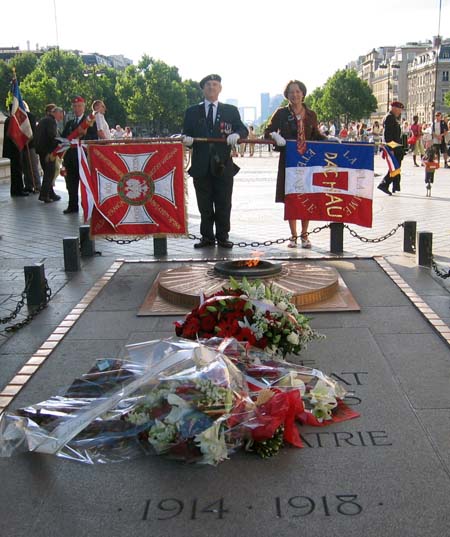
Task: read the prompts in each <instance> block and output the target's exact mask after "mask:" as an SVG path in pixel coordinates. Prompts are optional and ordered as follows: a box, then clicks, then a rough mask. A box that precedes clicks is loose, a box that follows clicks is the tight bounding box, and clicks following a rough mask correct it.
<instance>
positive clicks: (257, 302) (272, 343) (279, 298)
mask: <svg viewBox="0 0 450 537" xmlns="http://www.w3.org/2000/svg"><path fill="white" fill-rule="evenodd" d="M175 332H176V334H177V336H180V337H184V338H188V339H198V338H200V339H209V338H212V337H220V338H230V337H232V338H235V339H237V340H238V341H244V342H248V343H249V344H250V345H251V346H253V347H257V348H260V349H263V350H264V351H265V352H266V353H267V354H271V355H273V356H274V358H276V359H281V358H284V357H285V356H286V355H287V354H300V352H301V351H302V350H303V349H304V348H305V347H306V345H307V344H308V343H309V342H310V341H312V340H314V339H319V338H321V337H322V336H320V335H319V334H318V333H317V332H316V331H314V330H313V329H312V328H311V326H310V324H309V319H308V317H306V316H305V315H303V314H301V313H299V312H298V310H297V308H296V306H295V304H293V303H292V302H291V295H290V294H289V293H286V292H284V291H283V290H282V289H280V288H279V287H277V286H276V285H273V284H269V285H266V284H264V283H263V282H261V281H259V280H256V281H248V280H247V279H246V278H243V279H242V281H237V280H235V279H234V278H230V283H229V285H228V286H227V287H225V288H224V289H223V290H222V291H219V292H218V293H215V294H214V295H211V296H209V297H204V300H203V301H202V302H201V304H200V305H199V306H197V307H196V308H194V309H193V310H192V311H191V313H189V314H188V315H187V316H186V318H185V319H184V320H183V321H182V322H177V323H175Z"/></svg>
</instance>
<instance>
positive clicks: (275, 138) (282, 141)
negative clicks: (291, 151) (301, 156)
mask: <svg viewBox="0 0 450 537" xmlns="http://www.w3.org/2000/svg"><path fill="white" fill-rule="evenodd" d="M270 136H271V137H272V140H273V141H274V142H275V143H276V144H277V146H278V147H284V146H285V145H286V140H285V139H284V138H283V137H282V136H281V134H278V132H271V133H270Z"/></svg>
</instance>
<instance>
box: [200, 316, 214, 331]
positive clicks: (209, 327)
mask: <svg viewBox="0 0 450 537" xmlns="http://www.w3.org/2000/svg"><path fill="white" fill-rule="evenodd" d="M216 325H217V320H216V319H215V318H214V317H212V316H210V315H206V316H205V317H200V328H201V330H203V331H205V332H212V331H213V330H214V327H215V326H216Z"/></svg>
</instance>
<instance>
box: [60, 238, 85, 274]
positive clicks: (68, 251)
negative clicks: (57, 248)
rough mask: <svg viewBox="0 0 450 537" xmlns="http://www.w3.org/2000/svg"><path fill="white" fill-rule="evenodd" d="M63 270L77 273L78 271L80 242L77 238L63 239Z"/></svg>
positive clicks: (79, 265)
mask: <svg viewBox="0 0 450 537" xmlns="http://www.w3.org/2000/svg"><path fill="white" fill-rule="evenodd" d="M63 249H64V270H65V271H66V272H77V271H79V270H80V267H81V263H80V240H79V239H78V237H65V238H64V239H63Z"/></svg>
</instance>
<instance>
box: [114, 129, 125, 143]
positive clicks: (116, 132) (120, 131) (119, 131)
mask: <svg viewBox="0 0 450 537" xmlns="http://www.w3.org/2000/svg"><path fill="white" fill-rule="evenodd" d="M124 133H125V131H124V130H123V129H122V127H121V126H120V125H116V128H115V129H114V132H113V138H114V139H115V140H117V139H119V138H123V135H124Z"/></svg>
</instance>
